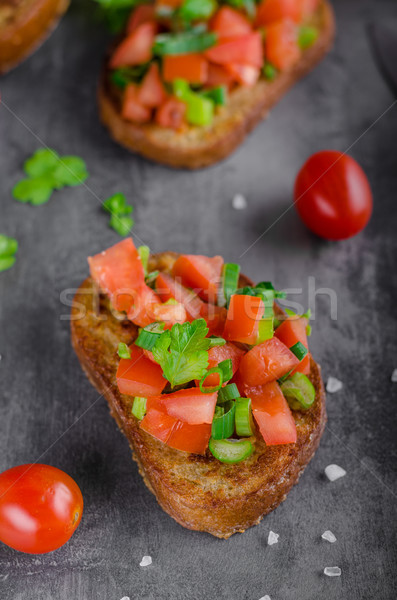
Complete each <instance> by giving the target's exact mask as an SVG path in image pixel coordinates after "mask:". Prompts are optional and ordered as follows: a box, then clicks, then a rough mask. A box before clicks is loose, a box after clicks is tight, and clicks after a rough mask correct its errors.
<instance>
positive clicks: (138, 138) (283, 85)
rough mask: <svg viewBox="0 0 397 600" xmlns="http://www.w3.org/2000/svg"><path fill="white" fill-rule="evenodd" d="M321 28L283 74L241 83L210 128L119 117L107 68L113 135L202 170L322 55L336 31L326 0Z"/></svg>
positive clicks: (104, 95) (146, 152) (105, 110)
mask: <svg viewBox="0 0 397 600" xmlns="http://www.w3.org/2000/svg"><path fill="white" fill-rule="evenodd" d="M312 23H313V24H315V25H316V26H317V27H319V29H320V35H319V37H318V40H317V41H316V43H315V44H314V45H313V46H312V47H310V48H308V49H307V50H305V51H304V53H303V56H302V58H301V60H300V61H299V63H298V64H296V65H295V66H294V67H293V68H292V69H289V70H286V71H284V72H282V73H280V74H279V75H278V76H277V77H276V79H275V80H274V81H273V82H268V81H266V80H265V79H260V80H259V82H258V83H257V84H256V85H255V86H254V87H250V88H247V87H242V86H240V87H238V88H236V89H235V90H234V91H233V92H232V93H231V94H230V97H229V102H228V105H227V106H226V107H225V108H223V109H220V110H219V112H218V113H217V115H216V117H215V119H214V122H213V124H212V125H211V126H209V127H188V128H187V129H186V130H183V131H182V132H175V131H173V130H171V129H165V128H164V127H160V126H158V125H156V124H155V123H148V124H145V125H138V124H134V123H131V122H127V121H125V120H124V119H123V118H122V117H121V108H120V98H119V97H117V95H115V94H114V93H112V89H111V85H110V84H109V72H108V70H107V68H106V67H105V69H104V71H103V74H102V78H101V81H100V84H99V90H98V101H99V111H100V117H101V120H102V122H103V123H104V125H105V126H106V127H107V128H108V129H109V131H110V134H111V136H112V137H113V138H114V140H116V141H117V142H119V143H120V144H121V145H123V146H125V147H126V148H128V149H129V150H132V151H133V152H137V153H138V154H142V155H143V156H145V157H146V158H149V159H151V160H154V161H156V162H159V163H163V164H166V165H168V166H170V167H176V168H180V167H183V168H187V169H199V168H201V167H208V166H209V165H212V164H214V163H216V162H218V161H220V160H222V159H224V158H226V156H228V155H229V154H231V153H232V152H233V151H234V150H235V149H236V148H237V146H239V144H241V142H242V141H243V140H244V138H245V136H246V135H247V134H248V133H249V132H250V131H251V130H252V129H253V128H254V127H255V126H256V125H257V124H258V123H259V121H261V120H262V119H263V118H265V117H266V116H267V114H268V113H269V111H270V109H271V108H272V107H273V106H274V105H275V104H276V103H277V102H278V101H279V100H280V99H281V98H282V96H283V95H284V94H285V93H286V92H287V91H288V90H289V89H290V88H291V87H292V86H293V85H294V84H295V83H296V82H297V81H298V80H299V79H301V78H302V77H303V76H304V75H306V74H307V73H308V72H309V71H311V70H312V69H313V67H314V66H315V65H316V64H317V63H318V62H319V61H320V60H321V59H322V58H323V57H324V55H325V54H326V53H327V52H328V50H329V49H330V47H331V45H332V42H333V38H334V33H335V21H334V14H333V10H332V8H331V5H330V4H329V2H328V0H322V1H321V4H320V7H319V9H318V11H317V13H316V15H315V16H314V18H313V19H312Z"/></svg>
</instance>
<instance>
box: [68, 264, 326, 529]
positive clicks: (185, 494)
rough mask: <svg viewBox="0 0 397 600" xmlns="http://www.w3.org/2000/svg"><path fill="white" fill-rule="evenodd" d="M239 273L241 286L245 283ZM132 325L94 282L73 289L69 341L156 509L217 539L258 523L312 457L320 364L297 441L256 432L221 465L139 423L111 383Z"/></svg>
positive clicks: (321, 413)
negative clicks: (275, 441)
mask: <svg viewBox="0 0 397 600" xmlns="http://www.w3.org/2000/svg"><path fill="white" fill-rule="evenodd" d="M175 257H176V255H175V254H173V253H163V254H159V255H155V256H153V257H151V262H150V268H151V270H155V269H159V270H163V271H169V270H170V268H171V266H172V263H173V262H174V261H175ZM249 283H250V282H249V280H248V279H247V278H244V277H242V278H241V281H240V285H247V284H249ZM137 331H138V330H137V327H136V326H135V325H134V324H133V323H131V322H130V321H127V320H121V321H120V320H118V319H117V318H116V316H114V315H112V314H111V312H110V307H109V302H108V300H107V299H106V298H105V297H104V296H103V295H99V294H98V290H97V288H96V286H95V285H94V283H93V281H92V280H91V279H86V280H85V281H84V282H83V284H82V285H81V287H80V288H79V290H78V291H77V293H76V296H75V300H74V306H73V308H72V322H71V333H72V344H73V347H74V349H75V351H76V354H77V356H78V358H79V360H80V363H81V366H82V368H83V369H84V371H85V372H86V374H87V376H88V378H89V380H90V381H91V383H92V384H93V385H94V386H95V388H96V389H97V390H98V392H99V393H100V394H101V395H103V396H104V397H105V398H106V400H107V401H108V403H109V406H110V412H111V414H112V415H113V417H114V418H115V420H116V421H117V423H118V425H119V427H120V429H121V430H122V431H123V433H124V434H125V435H126V437H127V439H128V441H129V443H130V446H131V448H132V450H133V458H134V459H135V460H136V462H137V463H138V467H139V471H140V473H141V475H142V477H143V479H144V481H145V483H146V485H147V486H148V488H149V489H150V490H151V491H152V492H153V493H154V494H155V496H156V498H157V500H158V502H159V504H160V505H161V507H162V508H163V509H164V510H165V511H166V512H167V513H168V514H169V515H171V517H173V518H174V519H175V520H176V521H177V522H178V523H180V524H181V525H183V526H184V527H187V528H188V529H194V530H198V531H206V532H208V533H211V534H212V535H214V536H216V537H220V538H228V537H230V536H231V535H233V534H234V533H236V532H243V531H245V530H246V529H247V528H248V527H251V526H252V525H255V524H257V523H259V521H260V520H261V519H262V517H263V516H264V515H265V514H267V513H269V512H270V511H272V510H274V509H275V508H276V507H277V506H278V505H279V504H280V502H282V501H283V500H284V499H285V497H286V495H287V493H288V492H289V490H290V489H291V488H292V486H293V485H294V484H295V483H297V481H298V479H299V477H300V475H301V473H302V471H303V470H304V468H305V466H306V465H307V463H308V462H309V461H310V459H311V458H312V456H313V454H314V452H315V450H316V449H317V447H318V444H319V442H320V438H321V435H322V433H323V430H324V426H325V423H326V411H325V392H324V387H323V383H322V379H321V373H320V368H319V366H318V365H317V364H316V363H315V362H314V360H311V374H310V378H311V380H312V382H313V384H314V386H315V388H316V400H315V403H314V405H313V406H312V407H311V409H310V410H308V411H306V412H297V411H294V412H293V415H294V419H295V422H296V427H297V433H298V441H297V443H296V444H287V445H283V446H266V444H265V442H264V441H263V439H262V437H261V436H260V434H258V435H257V436H256V441H255V452H254V454H253V455H252V456H251V457H250V458H249V459H248V460H246V461H244V462H242V463H239V464H236V465H226V464H222V463H220V462H219V461H217V460H216V459H215V458H214V457H213V456H212V455H211V454H210V453H209V452H207V455H206V456H198V455H193V454H187V453H184V452H179V451H177V450H174V449H172V448H170V447H168V446H166V445H164V444H162V443H161V442H159V441H158V440H156V439H155V438H153V437H152V436H150V435H149V434H147V433H145V432H144V431H142V430H141V429H140V428H139V422H138V421H137V419H136V418H135V417H134V416H133V415H132V414H131V406H132V401H133V398H132V397H129V396H125V395H123V394H120V392H119V391H118V388H117V385H116V370H117V364H118V358H117V346H118V343H119V342H120V341H121V342H125V343H127V344H130V343H132V341H133V340H134V339H135V337H136V335H137Z"/></svg>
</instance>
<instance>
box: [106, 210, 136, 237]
mask: <svg viewBox="0 0 397 600" xmlns="http://www.w3.org/2000/svg"><path fill="white" fill-rule="evenodd" d="M109 225H110V227H113V229H114V230H115V231H117V233H118V234H119V235H121V236H122V237H125V236H126V235H128V234H129V233H130V231H131V229H132V227H133V225H134V219H131V217H122V216H121V217H120V216H119V215H112V216H111V217H110V221H109Z"/></svg>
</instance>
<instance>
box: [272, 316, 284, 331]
mask: <svg viewBox="0 0 397 600" xmlns="http://www.w3.org/2000/svg"><path fill="white" fill-rule="evenodd" d="M281 323H282V321H280V319H278V318H277V317H273V325H274V329H275V330H276V329H277V327H280V325H281Z"/></svg>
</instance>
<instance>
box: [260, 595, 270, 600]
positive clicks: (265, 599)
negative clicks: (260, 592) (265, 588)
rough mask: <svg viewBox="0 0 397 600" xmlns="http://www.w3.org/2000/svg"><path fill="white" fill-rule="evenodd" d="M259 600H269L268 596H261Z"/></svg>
mask: <svg viewBox="0 0 397 600" xmlns="http://www.w3.org/2000/svg"><path fill="white" fill-rule="evenodd" d="M259 600H271V598H270V596H267V595H266V596H262V598H259Z"/></svg>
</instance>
